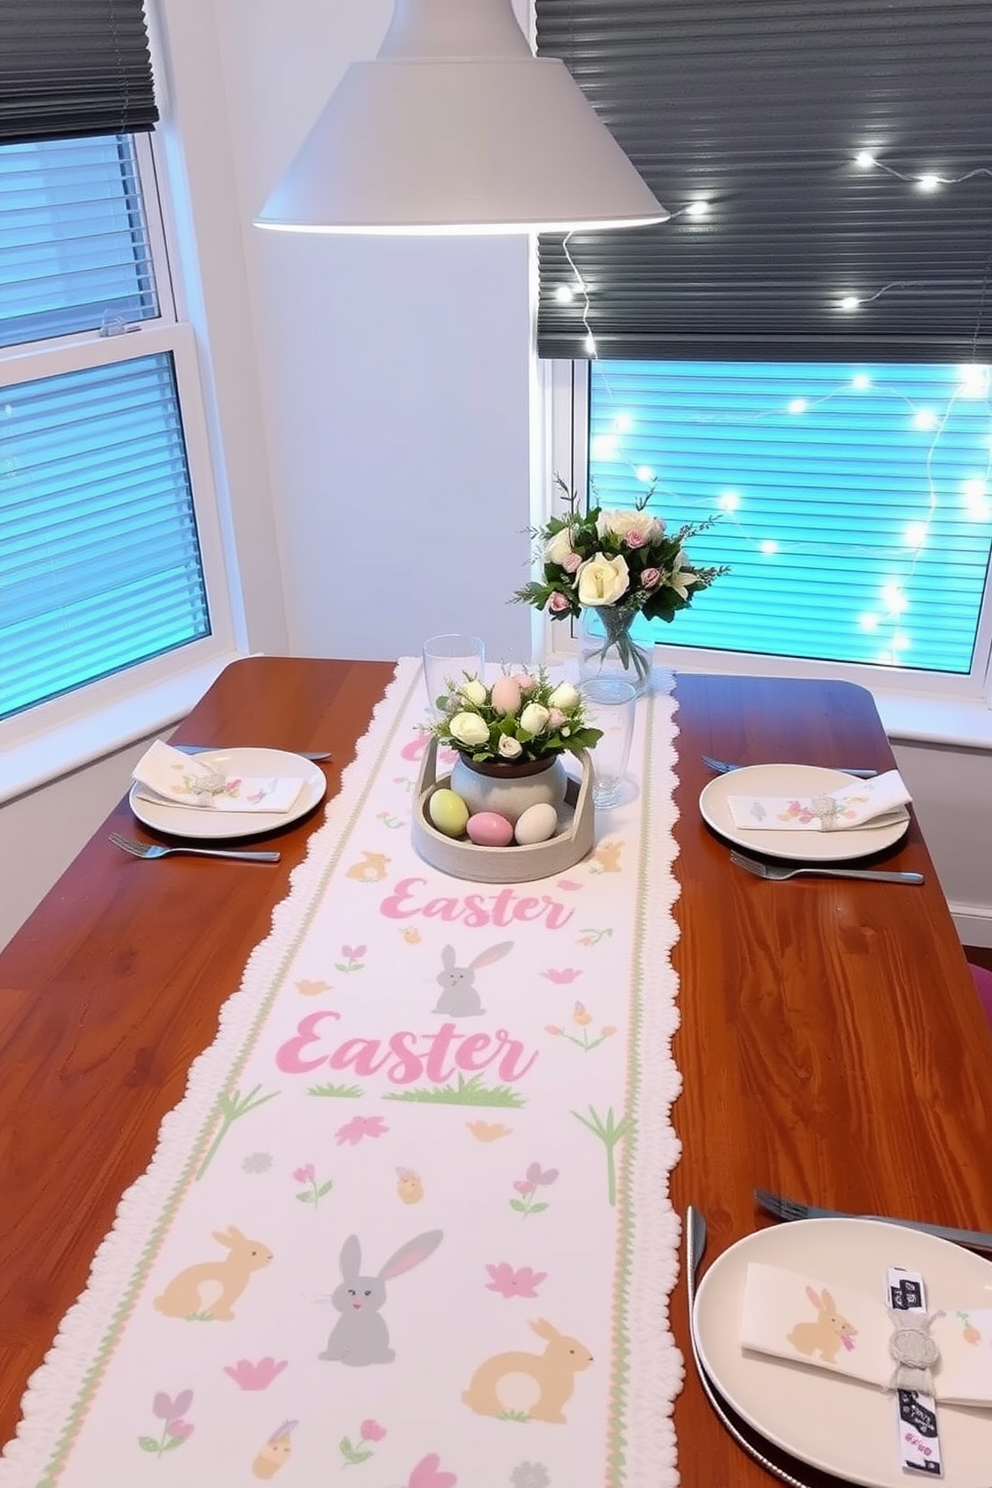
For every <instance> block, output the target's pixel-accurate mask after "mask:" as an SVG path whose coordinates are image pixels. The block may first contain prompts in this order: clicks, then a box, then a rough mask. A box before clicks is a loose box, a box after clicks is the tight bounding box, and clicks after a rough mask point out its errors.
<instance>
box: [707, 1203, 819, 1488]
mask: <svg viewBox="0 0 992 1488" xmlns="http://www.w3.org/2000/svg"><path fill="white" fill-rule="evenodd" d="M705 1249H706V1220H705V1219H704V1218H703V1216H702V1214H700V1212H699V1210H698V1209H696V1208H694V1207H693V1205H692V1204H690V1205H689V1207H688V1209H687V1210H686V1215H685V1285H686V1295H687V1297H688V1300H689V1343H690V1345H691V1347H692V1357H693V1359H694V1360H695V1364H696V1373H697V1374H698V1376H699V1383H700V1384H701V1385H702V1387H703V1393H704V1394H705V1396H706V1398H707V1400H708V1401H709V1403H710V1405H711V1406H712V1407H713V1411H714V1414H715V1415H716V1417H717V1419H718V1420H719V1421H720V1423H721V1424H722V1425H723V1426H724V1427H726V1429H727V1431H729V1433H730V1435H731V1436H732V1437H733V1439H734V1441H735V1442H736V1443H737V1445H738V1446H739V1447H741V1448H743V1450H744V1451H745V1452H746V1453H747V1455H748V1456H749V1457H750V1458H751V1459H752V1460H753V1461H754V1462H756V1463H757V1464H758V1466H759V1467H763V1468H764V1469H765V1472H767V1473H771V1475H772V1477H773V1478H778V1480H779V1482H780V1483H786V1484H787V1485H788V1488H807V1485H806V1484H805V1483H803V1482H802V1481H801V1479H799V1478H794V1477H793V1476H792V1474H791V1473H789V1472H786V1470H785V1468H784V1467H779V1466H778V1464H777V1463H775V1462H771V1461H769V1459H768V1458H767V1457H766V1456H765V1455H764V1453H763V1452H759V1451H758V1448H757V1447H756V1446H754V1445H753V1444H752V1443H751V1442H750V1441H748V1439H747V1437H746V1436H744V1434H743V1433H742V1432H741V1431H740V1430H739V1429H738V1427H737V1425H736V1424H735V1422H734V1421H733V1420H732V1419H731V1417H730V1415H729V1414H728V1410H727V1407H726V1405H725V1404H724V1402H723V1399H722V1397H721V1396H720V1395H718V1394H717V1391H716V1386H715V1385H714V1384H713V1382H712V1381H711V1379H710V1377H709V1375H708V1374H707V1373H706V1366H705V1365H704V1364H703V1360H702V1357H701V1355H700V1352H699V1343H698V1341H697V1339H696V1319H695V1303H696V1273H697V1271H698V1270H699V1263H700V1261H701V1260H702V1258H703V1251H704V1250H705Z"/></svg>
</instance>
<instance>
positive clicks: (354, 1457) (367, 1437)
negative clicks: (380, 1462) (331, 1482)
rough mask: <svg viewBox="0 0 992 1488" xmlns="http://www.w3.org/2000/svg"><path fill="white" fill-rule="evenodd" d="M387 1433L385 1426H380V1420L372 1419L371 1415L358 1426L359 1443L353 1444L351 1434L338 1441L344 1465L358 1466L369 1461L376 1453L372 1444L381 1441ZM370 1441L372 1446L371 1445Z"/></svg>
mask: <svg viewBox="0 0 992 1488" xmlns="http://www.w3.org/2000/svg"><path fill="white" fill-rule="evenodd" d="M385 1435H386V1428H385V1426H380V1425H379V1422H378V1421H374V1420H372V1418H371V1417H369V1418H368V1419H366V1420H364V1421H363V1422H362V1424H361V1425H360V1426H359V1428H358V1441H357V1443H354V1444H353V1443H352V1440H351V1437H350V1436H343V1437H342V1438H341V1440H340V1441H339V1442H338V1451H339V1452H340V1453H341V1456H342V1458H343V1462H342V1466H343V1467H357V1466H358V1465H359V1464H360V1463H362V1462H368V1460H369V1458H370V1457H373V1456H374V1455H375V1453H374V1452H373V1451H372V1446H374V1445H375V1443H376V1442H381V1441H382V1439H383V1437H384V1436H385ZM370 1443H371V1444H372V1446H370V1445H369V1444H370Z"/></svg>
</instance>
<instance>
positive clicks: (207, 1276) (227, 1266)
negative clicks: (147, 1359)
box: [155, 1225, 272, 1323]
mask: <svg viewBox="0 0 992 1488" xmlns="http://www.w3.org/2000/svg"><path fill="white" fill-rule="evenodd" d="M213 1238H214V1239H215V1240H216V1241H217V1243H218V1245H224V1246H226V1247H227V1252H228V1253H227V1255H225V1256H219V1257H218V1258H217V1260H215V1261H200V1262H198V1263H197V1264H196V1265H193V1266H187V1267H186V1268H185V1270H183V1271H180V1272H179V1274H178V1276H174V1277H173V1278H172V1280H171V1281H170V1282H169V1284H168V1286H167V1287H166V1288H165V1291H164V1292H163V1293H162V1295H161V1297H156V1298H155V1306H156V1308H157V1309H158V1311H159V1312H161V1313H164V1314H165V1316H166V1317H175V1318H189V1317H196V1316H200V1317H202V1316H203V1315H204V1314H209V1316H210V1317H211V1318H212V1319H213V1320H214V1321H215V1322H218V1323H229V1322H230V1321H231V1320H232V1319H233V1317H234V1310H233V1309H234V1304H235V1302H237V1300H238V1298H239V1297H240V1296H241V1293H242V1292H243V1291H244V1289H245V1287H246V1286H247V1285H248V1282H249V1280H250V1279H251V1274H252V1272H253V1271H260V1270H261V1269H262V1267H263V1266H267V1265H268V1264H269V1262H270V1261H271V1260H272V1252H271V1250H269V1248H268V1246H267V1245H264V1244H263V1243H262V1241H261V1240H249V1239H248V1236H247V1235H243V1234H242V1233H241V1231H240V1230H239V1229H238V1227H237V1225H228V1227H227V1229H226V1230H214V1231H213ZM211 1284H212V1285H211ZM214 1286H219V1287H220V1296H219V1297H216V1298H214V1297H213V1287H214ZM201 1287H206V1288H208V1291H207V1292H201ZM208 1297H209V1299H210V1300H207V1298H208Z"/></svg>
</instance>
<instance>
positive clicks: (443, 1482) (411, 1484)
mask: <svg viewBox="0 0 992 1488" xmlns="http://www.w3.org/2000/svg"><path fill="white" fill-rule="evenodd" d="M457 1482H458V1479H457V1477H456V1476H455V1474H454V1473H449V1472H442V1471H441V1459H440V1457H439V1456H438V1454H437V1452H428V1454H427V1456H426V1457H422V1458H421V1459H420V1461H419V1462H418V1463H417V1465H416V1467H415V1468H414V1469H413V1472H412V1473H411V1474H410V1477H409V1479H408V1480H407V1488H455V1484H456V1483H457Z"/></svg>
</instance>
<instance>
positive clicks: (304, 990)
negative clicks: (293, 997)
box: [296, 977, 331, 997]
mask: <svg viewBox="0 0 992 1488" xmlns="http://www.w3.org/2000/svg"><path fill="white" fill-rule="evenodd" d="M296 990H297V992H299V994H300V996H301V997H319V996H320V994H321V992H330V990H331V984H330V982H319V981H314V980H313V978H312V977H301V978H300V980H299V981H298V982H297V983H296Z"/></svg>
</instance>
